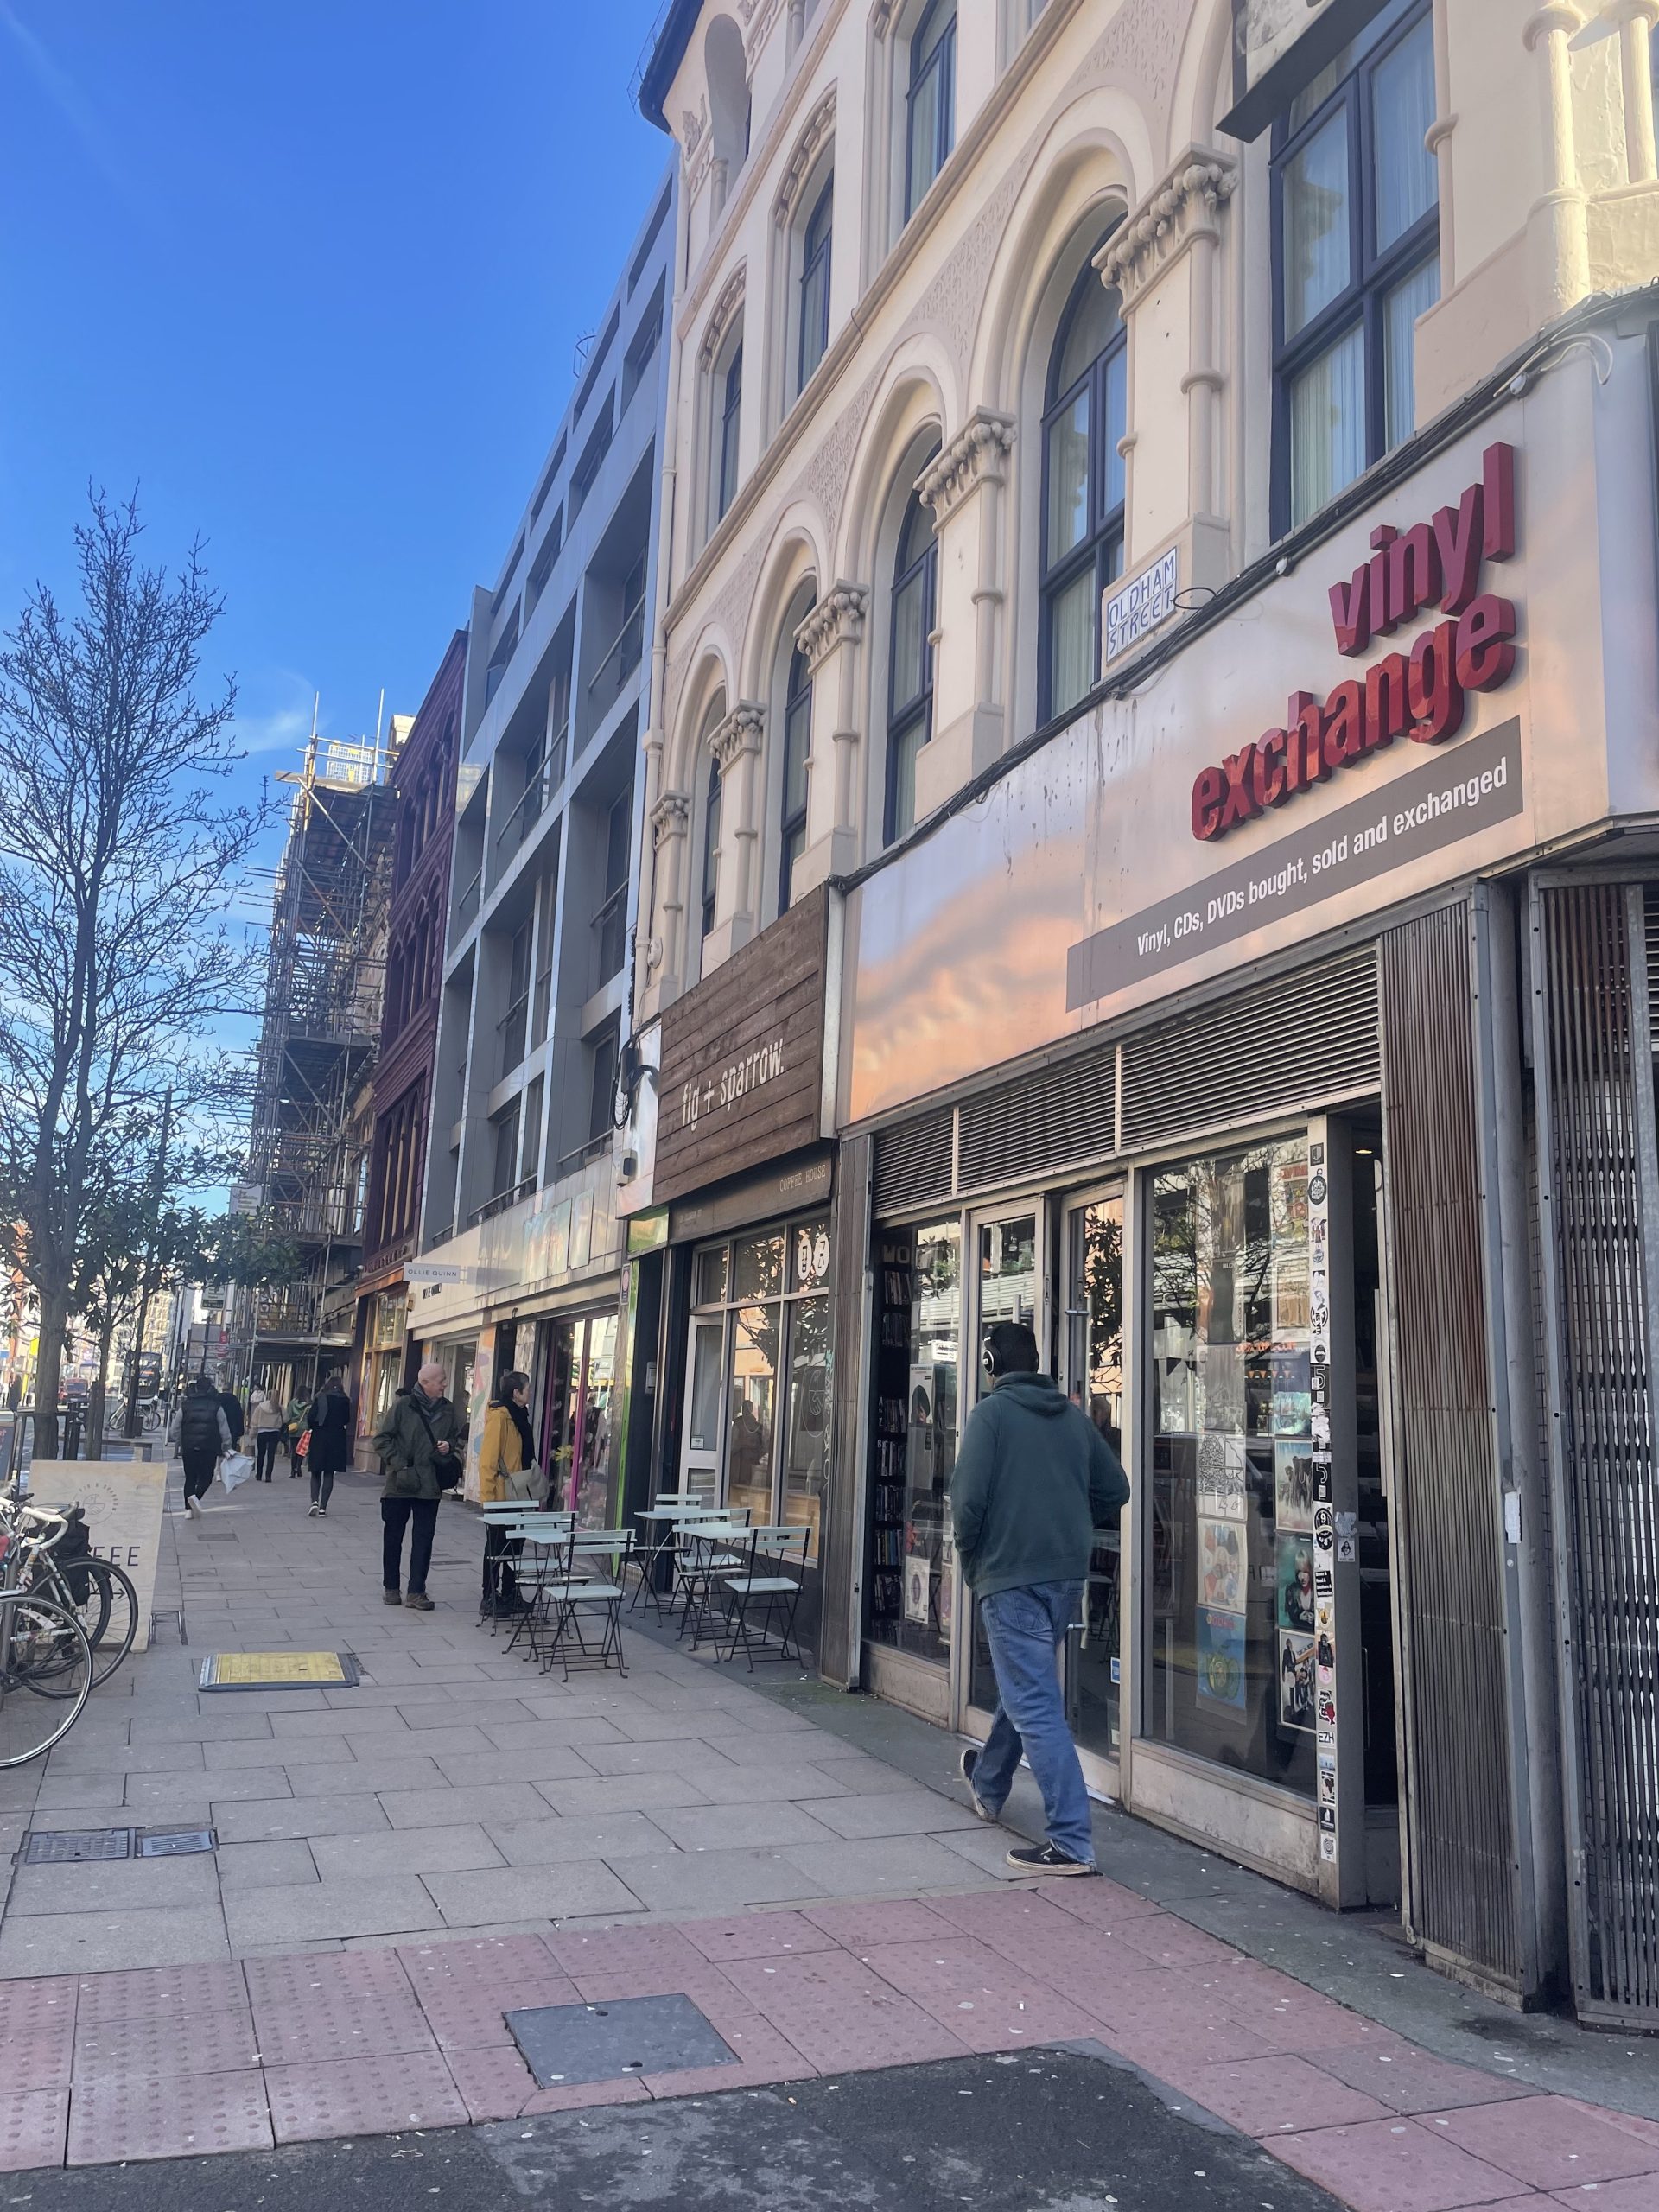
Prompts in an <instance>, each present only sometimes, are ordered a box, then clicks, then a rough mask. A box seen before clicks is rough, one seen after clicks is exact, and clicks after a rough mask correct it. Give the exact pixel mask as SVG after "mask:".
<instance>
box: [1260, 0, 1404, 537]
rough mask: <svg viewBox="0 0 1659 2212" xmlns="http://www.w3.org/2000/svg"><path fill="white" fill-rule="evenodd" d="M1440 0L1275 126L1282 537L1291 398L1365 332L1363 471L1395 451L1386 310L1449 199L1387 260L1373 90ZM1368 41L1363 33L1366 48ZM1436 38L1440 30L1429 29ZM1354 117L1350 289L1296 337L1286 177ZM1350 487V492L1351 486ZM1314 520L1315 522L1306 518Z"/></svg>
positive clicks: (1276, 495)
mask: <svg viewBox="0 0 1659 2212" xmlns="http://www.w3.org/2000/svg"><path fill="white" fill-rule="evenodd" d="M1425 22H1427V23H1430V24H1432V22H1433V0H1417V4H1416V5H1414V6H1412V7H1410V8H1408V9H1407V10H1405V11H1404V12H1402V15H1401V16H1400V18H1399V20H1398V22H1395V23H1393V24H1391V25H1389V27H1388V29H1386V30H1385V31H1383V33H1382V34H1381V35H1378V36H1377V37H1376V41H1375V43H1374V44H1372V45H1370V46H1369V47H1367V48H1365V49H1364V51H1363V53H1362V54H1360V55H1359V57H1358V59H1357V60H1356V62H1355V64H1354V66H1353V67H1352V68H1351V70H1350V71H1349V73H1348V74H1347V75H1346V76H1345V77H1344V78H1343V79H1341V81H1340V82H1339V83H1338V84H1336V85H1334V86H1332V88H1331V91H1330V92H1328V93H1327V94H1326V95H1325V99H1323V100H1321V101H1320V103H1319V106H1318V107H1317V108H1315V109H1313V111H1311V112H1310V113H1309V114H1308V115H1306V116H1305V117H1304V118H1303V119H1302V120H1301V121H1300V123H1299V124H1297V126H1296V128H1295V130H1292V129H1291V128H1290V118H1289V116H1288V115H1281V117H1280V118H1278V120H1277V121H1276V122H1275V123H1274V126H1273V139H1272V153H1271V157H1270V161H1269V166H1268V182H1269V213H1270V219H1271V222H1272V225H1273V238H1272V262H1273V461H1272V471H1271V474H1272V489H1271V505H1272V524H1273V534H1274V537H1275V538H1278V537H1283V536H1284V535H1285V533H1286V532H1287V531H1288V530H1289V529H1290V528H1291V527H1292V520H1291V504H1290V502H1291V448H1290V392H1291V387H1292V385H1294V383H1295V381H1296V378H1297V377H1298V376H1299V375H1300V373H1301V372H1302V371H1303V370H1305V369H1306V368H1307V367H1309V366H1310V365H1311V364H1312V363H1313V362H1314V361H1315V360H1317V359H1319V356H1320V355H1321V354H1323V353H1326V352H1328V351H1329V350H1330V348H1331V347H1332V346H1335V345H1337V344H1338V343H1339V342H1340V340H1343V339H1344V338H1345V337H1347V336H1348V334H1349V333H1350V332H1351V331H1352V330H1354V329H1356V328H1360V329H1363V334H1364V335H1363V351H1364V373H1365V423H1364V431H1365V435H1364V460H1363V463H1362V465H1361V470H1360V474H1362V475H1363V474H1364V471H1365V470H1366V469H1368V468H1370V467H1374V466H1375V465H1376V462H1377V461H1381V460H1382V458H1383V454H1386V453H1387V452H1388V451H1389V445H1388V427H1387V425H1388V416H1387V402H1388V393H1387V379H1386V377H1385V374H1384V359H1385V357H1384V344H1385V335H1386V334H1385V326H1384V320H1383V307H1384V303H1385V302H1386V301H1387V299H1388V297H1389V294H1390V293H1391V292H1392V291H1393V290H1394V289H1395V287H1396V286H1397V285H1399V284H1400V283H1402V282H1403V281H1404V280H1405V279H1406V278H1407V277H1410V276H1413V275H1414V274H1415V272H1416V271H1417V270H1419V269H1420V268H1421V267H1422V266H1423V265H1424V264H1426V263H1427V262H1428V261H1430V260H1432V259H1433V258H1435V257H1437V256H1438V254H1439V252H1440V186H1439V180H1438V178H1437V179H1436V181H1435V192H1434V199H1433V204H1432V205H1431V206H1430V207H1429V208H1428V210H1427V213H1425V214H1423V215H1421V216H1420V217H1419V218H1418V219H1417V221H1416V222H1415V223H1414V224H1413V225H1412V226H1410V228H1409V229H1408V230H1406V231H1404V232H1402V233H1401V235H1400V237H1398V238H1395V240H1394V242H1393V244H1392V245H1389V246H1388V247H1387V248H1386V249H1385V250H1384V251H1383V252H1382V253H1380V254H1379V253H1377V252H1376V251H1375V250H1374V241H1375V239H1376V114H1375V103H1374V101H1373V99H1372V96H1371V86H1372V82H1373V79H1375V77H1376V72H1377V70H1378V68H1379V67H1381V66H1382V64H1383V62H1384V61H1386V60H1388V59H1389V57H1390V55H1392V54H1394V53H1395V51H1396V49H1397V48H1400V47H1401V46H1402V45H1403V44H1404V43H1405V41H1407V40H1408V38H1410V37H1412V36H1413V35H1414V34H1416V33H1417V32H1418V31H1420V30H1421V27H1422V25H1423V24H1424V23H1425ZM1364 36H1365V34H1364V33H1363V32H1362V33H1361V34H1360V37H1361V40H1362V41H1363V38H1364ZM1430 36H1431V39H1432V37H1433V31H1432V29H1431V32H1430ZM1339 111H1345V114H1346V118H1347V129H1348V226H1349V227H1348V269H1349V278H1348V283H1347V284H1346V286H1345V287H1344V289H1343V290H1342V291H1341V292H1339V293H1338V296H1337V297H1336V298H1335V299H1334V300H1332V301H1331V302H1328V303H1327V304H1326V305H1325V307H1323V308H1320V309H1319V313H1318V314H1317V315H1314V316H1313V318H1312V319H1311V321H1309V322H1308V323H1307V324H1306V327H1304V328H1303V329H1301V330H1299V331H1298V332H1297V333H1296V335H1295V336H1294V338H1293V339H1291V340H1286V339H1285V338H1284V337H1283V335H1282V333H1283V331H1284V327H1285V175H1286V172H1287V169H1288V168H1289V167H1290V165H1291V163H1292V162H1294V161H1295V159H1296V157H1297V156H1298V155H1300V153H1301V152H1302V151H1303V150H1304V149H1305V148H1306V146H1308V145H1309V144H1310V143H1312V142H1313V139H1314V138H1316V137H1318V136H1319V132H1320V131H1321V130H1324V129H1325V125H1326V124H1328V123H1330V122H1331V120H1332V118H1333V117H1334V116H1336V115H1337V114H1338V112H1339ZM1345 488H1346V487H1345V486H1344V489H1345ZM1301 519H1302V520H1304V521H1306V520H1307V519H1308V518H1307V517H1306V516H1304V517H1302V518H1301Z"/></svg>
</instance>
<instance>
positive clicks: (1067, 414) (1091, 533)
mask: <svg viewBox="0 0 1659 2212" xmlns="http://www.w3.org/2000/svg"><path fill="white" fill-rule="evenodd" d="M1127 346H1128V341H1127V338H1126V335H1125V332H1124V327H1123V317H1122V308H1121V303H1120V302H1119V299H1118V296H1117V294H1116V292H1115V291H1113V290H1110V289H1109V288H1108V287H1107V286H1106V285H1104V284H1103V283H1101V281H1100V278H1099V276H1098V275H1097V274H1096V270H1095V269H1094V267H1093V266H1092V264H1090V263H1085V264H1084V270H1083V274H1082V276H1081V277H1078V279H1077V285H1076V288H1075V289H1074V290H1073V292H1072V294H1071V299H1070V301H1069V302H1067V304H1066V309H1065V314H1064V315H1062V316H1061V317H1060V327H1059V330H1058V333H1057V334H1056V336H1055V340H1054V351H1053V353H1052V356H1051V358H1050V360H1049V366H1048V394H1047V405H1046V408H1045V409H1044V411H1043V572H1042V588H1041V598H1042V627H1041V646H1040V657H1039V689H1040V692H1041V700H1042V704H1041V709H1040V713H1041V719H1042V720H1043V721H1047V720H1048V719H1049V718H1050V717H1051V716H1052V715H1063V714H1065V711H1066V709H1068V708H1070V707H1075V706H1076V704H1077V701H1078V700H1079V699H1081V698H1082V697H1083V696H1084V694H1085V693H1086V692H1087V691H1089V690H1091V689H1092V688H1093V686H1094V684H1095V683H1096V681H1097V680H1098V678H1099V676H1100V600H1101V594H1102V593H1103V591H1104V590H1105V588H1106V586H1107V585H1108V584H1109V582H1111V580H1112V579H1113V577H1114V576H1116V575H1118V574H1119V573H1120V572H1121V570H1122V566H1123V459H1122V454H1120V453H1119V451H1118V448H1119V446H1120V444H1121V443H1122V438H1123V431H1124V410H1125V391H1126V386H1127V373H1128V351H1127Z"/></svg>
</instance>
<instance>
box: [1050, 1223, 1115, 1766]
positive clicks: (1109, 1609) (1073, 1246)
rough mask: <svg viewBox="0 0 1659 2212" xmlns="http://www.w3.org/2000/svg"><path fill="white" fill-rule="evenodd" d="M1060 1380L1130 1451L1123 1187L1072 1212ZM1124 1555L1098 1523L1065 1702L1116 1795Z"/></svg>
mask: <svg viewBox="0 0 1659 2212" xmlns="http://www.w3.org/2000/svg"><path fill="white" fill-rule="evenodd" d="M1060 1264H1061V1267H1062V1268H1063V1269H1064V1271H1065V1272H1064V1281H1063V1283H1062V1293H1063V1303H1062V1306H1061V1326H1060V1374H1059V1376H1058V1380H1059V1382H1060V1384H1061V1387H1062V1388H1063V1389H1065V1393H1066V1395H1068V1396H1069V1397H1070V1398H1071V1402H1072V1403H1073V1404H1074V1405H1076V1406H1080V1407H1081V1408H1082V1409H1083V1411H1084V1413H1086V1414H1088V1415H1089V1418H1090V1420H1091V1421H1093V1422H1094V1423H1095V1425H1096V1427H1097V1428H1098V1429H1099V1430H1100V1431H1101V1433H1102V1434H1103V1436H1104V1437H1105V1439H1106V1440H1107V1442H1108V1443H1109V1445H1110V1446H1111V1447H1112V1449H1113V1451H1114V1452H1116V1453H1117V1455H1118V1457H1119V1459H1122V1456H1123V1194H1122V1189H1121V1187H1120V1188H1118V1189H1116V1190H1112V1191H1109V1192H1099V1193H1096V1195H1094V1196H1092V1197H1090V1198H1081V1199H1078V1200H1077V1201H1075V1202H1074V1203H1072V1204H1071V1205H1068V1206H1067V1208H1066V1210H1065V1228H1064V1233H1063V1236H1062V1240H1061V1256H1060ZM1121 1565H1122V1547H1121V1541H1120V1538H1119V1534H1118V1531H1117V1530H1116V1529H1110V1530H1108V1529H1097V1530H1096V1535H1095V1545H1094V1549H1093V1551H1092V1553H1091V1554H1090V1560H1089V1579H1088V1582H1087V1585H1086V1586H1085V1588H1084V1603H1083V1608H1082V1618H1081V1619H1079V1620H1078V1621H1077V1623H1076V1624H1075V1625H1074V1626H1073V1628H1072V1630H1071V1643H1070V1646H1069V1648H1068V1650H1067V1654H1066V1676H1065V1689H1066V1707H1067V1713H1068V1717H1069V1719H1070V1720H1071V1732H1072V1734H1073V1735H1074V1736H1075V1737H1076V1738H1077V1749H1078V1751H1080V1752H1081V1753H1082V1755H1083V1761H1084V1773H1085V1775H1086V1776H1087V1777H1088V1780H1089V1783H1090V1788H1091V1789H1099V1790H1101V1791H1103V1793H1104V1794H1106V1795H1109V1796H1116V1794H1117V1764H1118V1758H1119V1747H1120V1738H1119V1726H1120V1718H1121V1716H1120V1710H1119V1656H1120V1652H1121V1649H1122V1596H1121V1593H1122V1582H1121V1579H1120V1573H1121Z"/></svg>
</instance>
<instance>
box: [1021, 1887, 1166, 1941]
mask: <svg viewBox="0 0 1659 2212" xmlns="http://www.w3.org/2000/svg"><path fill="white" fill-rule="evenodd" d="M1041 1894H1042V1895H1043V1896H1044V1897H1049V1898H1051V1899H1052V1902H1053V1903H1054V1904H1057V1905H1058V1907H1059V1909H1060V1910H1061V1911H1062V1912H1069V1913H1070V1914H1071V1916H1072V1918H1073V1919H1074V1920H1087V1921H1089V1922H1090V1923H1093V1925H1094V1926H1096V1927H1097V1928H1116V1926H1117V1925H1118V1923H1119V1922H1120V1921H1124V1920H1129V1919H1138V1918H1140V1917H1141V1916H1143V1915H1145V1914H1147V1913H1153V1912H1162V1911H1163V1907H1162V1906H1161V1905H1160V1904H1157V1903H1156V1902H1155V1900H1154V1899H1153V1898H1151V1897H1142V1896H1141V1892H1140V1891H1139V1890H1129V1889H1125V1888H1124V1886H1123V1885H1122V1883H1121V1882H1114V1881H1113V1880H1112V1879H1111V1878H1110V1877H1109V1875H1105V1874H1102V1875H1099V1876H1098V1877H1096V1879H1095V1880H1094V1881H1092V1882H1053V1881H1051V1882H1050V1883H1049V1884H1048V1885H1047V1886H1046V1889H1045V1890H1044V1891H1042V1892H1041Z"/></svg>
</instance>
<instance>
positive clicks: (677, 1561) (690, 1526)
mask: <svg viewBox="0 0 1659 2212" xmlns="http://www.w3.org/2000/svg"><path fill="white" fill-rule="evenodd" d="M748 1529H749V1509H748V1507H747V1505H742V1506H736V1507H728V1506H721V1507H716V1508H714V1509H712V1510H709V1511H708V1512H701V1513H696V1514H693V1515H689V1516H686V1517H685V1518H684V1519H683V1520H681V1521H679V1522H677V1523H676V1525H675V1538H676V1542H675V1548H674V1573H675V1588H674V1596H673V1599H672V1601H671V1605H670V1608H669V1610H670V1611H671V1612H672V1611H673V1608H674V1606H675V1605H680V1606H682V1607H683V1611H681V1614H680V1626H679V1637H680V1639H681V1640H682V1641H683V1639H684V1637H685V1632H686V1630H687V1629H688V1628H689V1629H690V1630H691V1649H693V1650H694V1651H695V1650H696V1648H697V1645H698V1644H699V1643H700V1642H701V1641H702V1630H703V1624H704V1621H705V1619H706V1618H707V1614H708V1609H709V1591H710V1585H711V1583H712V1580H713V1578H714V1576H715V1574H716V1573H725V1572H727V1571H728V1570H730V1569H734V1568H738V1567H741V1566H742V1563H743V1562H742V1559H741V1555H740V1554H739V1551H738V1547H740V1546H741V1543H742V1541H743V1540H744V1538H745V1537H746V1536H747V1534H748Z"/></svg>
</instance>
